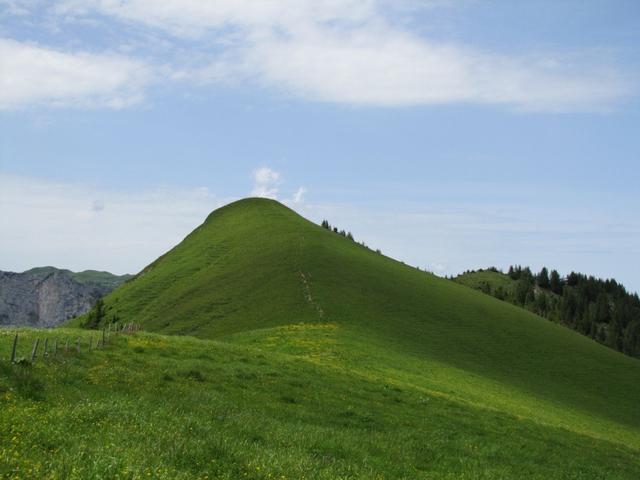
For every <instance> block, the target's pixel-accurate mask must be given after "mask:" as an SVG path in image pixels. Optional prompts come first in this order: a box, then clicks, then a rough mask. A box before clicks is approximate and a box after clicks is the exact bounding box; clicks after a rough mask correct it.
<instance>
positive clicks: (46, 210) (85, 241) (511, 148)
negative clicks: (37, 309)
mask: <svg viewBox="0 0 640 480" xmlns="http://www.w3.org/2000/svg"><path fill="white" fill-rule="evenodd" d="M638 24H640V4H639V3H638V2H636V1H575V2H574V1H564V2H562V1H560V2H558V1H553V2H552V1H541V0H540V1H532V2H527V3H526V5H525V4H524V2H508V1H480V0H477V1H472V0H468V1H467V0H461V1H444V0H442V1H438V0H434V1H428V0H421V1H418V0H416V1H412V0H404V1H395V2H391V1H385V0H379V1H374V0H370V1H368V0H360V1H355V0H319V1H315V2H310V1H304V0H296V1H294V0H282V1H273V2H255V1H248V0H245V1H242V0H236V1H224V0H220V1H217V2H202V1H195V0H193V1H190V0H181V1H177V0H164V1H159V0H125V1H114V0H85V1H81V0H63V1H57V2H51V1H48V2H44V1H38V0H33V1H11V0H9V1H7V0H0V86H1V87H2V88H0V218H1V219H2V220H1V221H2V231H3V235H2V238H0V269H4V270H18V271H19V270H24V269H26V268H30V267H33V266H37V265H44V264H53V265H56V266H61V267H68V268H72V269H76V270H78V269H85V268H98V269H106V270H110V271H114V272H117V273H124V272H135V271H137V270H139V269H140V268H142V267H143V266H144V265H146V264H147V263H149V262H150V261H152V260H153V259H154V258H155V257H157V256H158V255H160V254H161V253H163V252H164V251H166V250H167V249H168V248H170V247H171V246H172V245H174V244H175V243H177V242H178V241H179V240H180V239H181V238H183V237H184V236H185V235H186V234H187V233H188V232H189V231H190V230H191V229H192V228H194V227H195V226H196V225H198V224H199V223H200V222H201V221H202V220H203V219H204V217H205V216H206V214H207V213H208V212H209V211H210V210H212V209H214V208H216V207H217V206H220V205H222V204H224V203H226V202H228V201H231V200H234V199H237V198H241V197H244V196H248V195H252V194H254V195H255V194H259V195H267V196H272V197H276V198H278V199H279V200H281V201H283V202H285V203H287V204H288V205H290V206H291V207H292V208H294V209H295V210H297V211H299V212H300V213H302V214H303V215H305V216H307V217H308V218H311V219H312V220H316V221H319V220H321V219H322V218H327V219H329V221H330V222H332V223H333V224H336V225H338V226H340V227H344V228H347V229H349V230H352V231H353V233H354V235H355V236H356V238H358V239H361V240H364V241H365V242H366V243H367V244H369V245H371V246H373V247H379V248H381V249H382V250H383V251H384V252H385V253H387V254H389V255H391V256H394V257H396V258H398V259H401V260H404V261H406V262H407V263H410V264H413V265H418V266H420V267H423V268H428V269H430V270H433V271H435V272H436V273H439V274H441V275H444V274H454V273H458V272H460V271H462V270H465V269H468V268H478V267H483V266H489V265H497V266H498V267H502V268H505V267H507V266H508V265H509V264H511V263H514V264H515V263H519V264H525V265H531V266H533V267H534V268H539V267H541V266H542V265H548V266H551V267H555V268H558V269H560V271H561V272H564V273H567V272H568V271H570V270H578V271H583V272H586V273H591V274H595V275H598V276H602V277H615V278H617V279H618V280H620V281H622V282H624V283H625V284H626V285H627V286H628V287H629V288H630V289H632V290H636V291H637V290H640V275H639V274H638V271H640V217H639V216H638V214H637V212H638V207H640V194H639V193H638V192H639V191H640V188H638V184H639V181H640V162H639V160H640V132H639V126H640V98H639V94H640V89H639V86H640V83H639V81H638V80H639V78H640V77H639V75H640V47H639V46H640V29H638V28H637V25H638Z"/></svg>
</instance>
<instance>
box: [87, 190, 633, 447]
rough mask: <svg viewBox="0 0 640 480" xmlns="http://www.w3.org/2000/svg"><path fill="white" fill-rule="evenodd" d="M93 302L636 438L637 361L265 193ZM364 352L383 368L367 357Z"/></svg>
mask: <svg viewBox="0 0 640 480" xmlns="http://www.w3.org/2000/svg"><path fill="white" fill-rule="evenodd" d="M104 302H105V310H106V321H111V320H113V319H115V318H117V319H119V320H120V321H124V322H138V323H141V324H142V325H143V327H144V328H145V329H147V330H150V331H156V332H162V333H169V334H186V335H194V336H197V337H201V338H213V339H222V340H226V341H231V342H248V343H250V344H252V345H256V346H258V347H259V348H261V349H268V350H270V349H276V350H278V351H283V352H286V353H294V354H295V353H296V352H302V351H307V350H308V349H309V348H311V346H313V345H315V344H316V342H319V343H318V350H317V352H316V351H315V350H313V349H312V352H311V353H310V355H312V356H313V358H314V359H315V361H318V362H324V361H325V359H326V361H328V360H329V359H330V360H331V361H332V362H336V363H337V364H339V365H340V368H345V369H358V370H359V371H362V372H363V374H367V375H373V376H375V375H378V374H380V375H387V376H388V375H392V376H394V377H397V376H401V377H403V378H410V379H411V381H412V382H416V384H420V385H423V386H424V387H425V388H428V389H429V390H431V391H437V392H442V393H443V394H446V395H451V396H453V397H455V398H457V399H458V400H460V401H469V402H472V403H474V404H477V405H482V406H484V407H488V408H494V409H498V410H500V411H504V412H508V413H509V414H512V415H516V416H521V417H526V418H530V419H535V421H539V422H542V423H545V424H548V425H555V426H558V427H562V428H569V429H572V430H574V431H580V432H582V433H586V434H587V435H593V436H596V437H599V438H606V439H608V440H611V441H621V439H624V442H627V443H628V444H633V445H635V446H636V447H638V448H640V409H638V408H637V407H638V404H639V402H640V383H639V382H637V379H638V378H640V362H639V361H638V360H636V359H632V358H629V357H625V356H624V355H621V354H619V353H617V352H615V351H613V350H611V349H608V348H606V347H604V346H602V345H599V344H597V343H595V342H593V341H592V340H590V339H588V338H586V337H584V336H582V335H579V334H577V333H575V332H572V331H570V330H569V329H567V328H564V327H561V326H559V325H556V324H554V323H552V322H549V321H547V320H545V319H542V318H540V317H539V316H537V315H534V314H532V313H530V312H527V311H525V310H523V309H521V308H518V307H515V306H513V305H509V304H508V303H506V302H502V301H498V300H496V299H495V298H492V297H490V296H487V295H483V294H482V293H480V292H477V291H474V290H472V289H470V288H468V287H465V286H463V285H459V284H456V283H454V282H451V281H449V280H446V279H441V278H438V277H436V276H434V275H431V274H428V273H425V272H422V271H418V270H417V269H415V268H411V267H408V266H406V265H404V264H402V263H400V262H397V261H395V260H393V259H390V258H388V257H385V256H383V255H380V254H377V253H375V252H373V251H371V250H369V249H367V248H365V247H363V246H361V245H359V244H357V243H355V242H353V241H351V240H349V239H347V238H345V237H343V236H341V235H339V234H336V233H334V232H331V231H329V230H327V229H324V228H321V227H320V226H318V225H315V224H313V223H311V222H309V221H308V220H305V219H304V218H302V217H301V216H299V215H298V214H296V213H295V212H293V211H292V210H290V209H288V208H287V207H285V206H283V205H281V204H279V203H278V202H275V201H271V200H266V199H246V200H242V201H239V202H235V203H233V204H230V205H227V206H225V207H223V208H221V209H218V210H216V211H215V212H213V213H212V214H211V215H210V216H209V217H208V218H207V220H206V221H205V222H204V223H203V224H202V225H200V226H199V227H198V228H196V229H195V230H194V231H193V232H192V233H191V234H189V235H188V236H187V237H186V238H185V239H184V240H183V241H182V242H181V243H180V244H179V245H177V246H176V247H175V248H173V249H172V250H170V251H169V252H167V253H166V254H165V255H163V256H161V257H160V258H158V259H157V260H156V261H155V262H153V263H152V264H150V265H149V266H148V267H147V268H145V269H144V270H143V271H142V272H141V273H140V274H138V275H137V276H136V277H135V278H134V279H133V280H131V281H130V282H127V283H126V284H124V285H122V286H121V287H119V288H118V289H116V290H115V291H113V292H112V293H110V294H109V295H107V296H106V297H105V299H104ZM81 321H82V319H79V320H78V323H80V322H81ZM300 325H306V326H309V327H310V326H312V325H327V326H328V327H330V329H329V331H330V332H331V335H330V336H329V337H328V338H323V337H316V333H310V336H308V337H298V336H297V335H298V333H300V332H302V331H305V330H304V329H303V330H300V328H302V327H300V328H299V326H300ZM315 331H318V330H315ZM319 331H322V329H321V330H319ZM309 332H314V330H313V329H310V330H309ZM374 357H375V358H376V359H377V360H376V361H377V362H378V363H380V362H382V363H383V364H384V365H386V367H384V369H383V370H380V367H377V368H376V369H375V370H373V369H372V368H373V367H372V359H373V358H374ZM381 359H384V361H382V360H381ZM390 372H393V373H392V374H391V373H390Z"/></svg>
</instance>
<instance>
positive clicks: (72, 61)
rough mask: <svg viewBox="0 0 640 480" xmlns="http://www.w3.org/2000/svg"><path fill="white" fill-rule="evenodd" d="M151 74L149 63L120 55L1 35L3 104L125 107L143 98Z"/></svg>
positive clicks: (5, 106)
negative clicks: (57, 47)
mask: <svg viewBox="0 0 640 480" xmlns="http://www.w3.org/2000/svg"><path fill="white" fill-rule="evenodd" d="M148 79H149V68H148V67H147V66H146V65H145V64H144V63H142V62H139V61H135V60H131V59H129V58H126V57H122V56H119V55H97V54H91V53H85V52H73V53H68V52H62V51H58V50H54V49H50V48H45V47H41V46H38V45H35V44H29V43H21V42H16V41H13V40H8V39H0V109H13V108H19V107H23V106H30V105H39V104H41V105H50V106H75V107H107V108H122V107H126V106H129V105H131V104H134V103H136V102H138V101H140V100H141V99H142V97H143V87H144V86H145V84H146V83H147V81H148Z"/></svg>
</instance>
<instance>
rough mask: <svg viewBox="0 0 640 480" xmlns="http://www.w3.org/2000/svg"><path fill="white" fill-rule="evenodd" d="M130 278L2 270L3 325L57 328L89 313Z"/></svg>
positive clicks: (54, 270)
mask: <svg viewBox="0 0 640 480" xmlns="http://www.w3.org/2000/svg"><path fill="white" fill-rule="evenodd" d="M127 278H129V276H128V275H124V276H116V275H112V274H110V273H107V272H94V271H86V272H80V273H74V272H71V271H69V270H60V269H57V268H53V267H41V268H34V269H32V270H28V271H26V272H23V273H14V272H3V271H0V325H15V326H32V327H54V326H57V325H60V324H61V323H63V322H65V321H66V320H68V319H70V318H73V317H75V316H78V315H82V314H83V313H86V312H87V311H88V310H89V309H90V308H91V307H92V306H93V304H94V303H95V302H96V300H97V299H98V298H100V297H101V296H103V295H105V294H106V293H108V292H110V291H111V290H113V289H114V288H115V287H116V286H118V285H120V284H121V283H123V282H124V281H125V280H126V279H127Z"/></svg>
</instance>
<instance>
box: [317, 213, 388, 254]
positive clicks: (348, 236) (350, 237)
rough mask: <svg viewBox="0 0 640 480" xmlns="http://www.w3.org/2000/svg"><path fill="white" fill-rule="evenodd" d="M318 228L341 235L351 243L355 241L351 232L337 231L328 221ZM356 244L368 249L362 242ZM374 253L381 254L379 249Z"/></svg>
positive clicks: (323, 221) (324, 221)
mask: <svg viewBox="0 0 640 480" xmlns="http://www.w3.org/2000/svg"><path fill="white" fill-rule="evenodd" d="M320 226H321V227H322V228H326V229H327V230H330V231H332V232H333V233H337V234H338V235H342V236H343V237H345V238H348V239H349V240H351V241H352V242H355V241H356V240H355V238H353V235H352V234H351V232H347V231H346V230H342V229H340V230H339V229H338V227H334V226H332V225H331V224H330V223H329V221H328V220H322V223H321V224H320ZM356 243H359V244H360V245H362V246H363V247H365V248H369V247H367V244H366V243H364V242H356ZM370 250H371V249H370ZM376 253H380V254H381V253H382V252H381V251H380V249H376Z"/></svg>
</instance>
